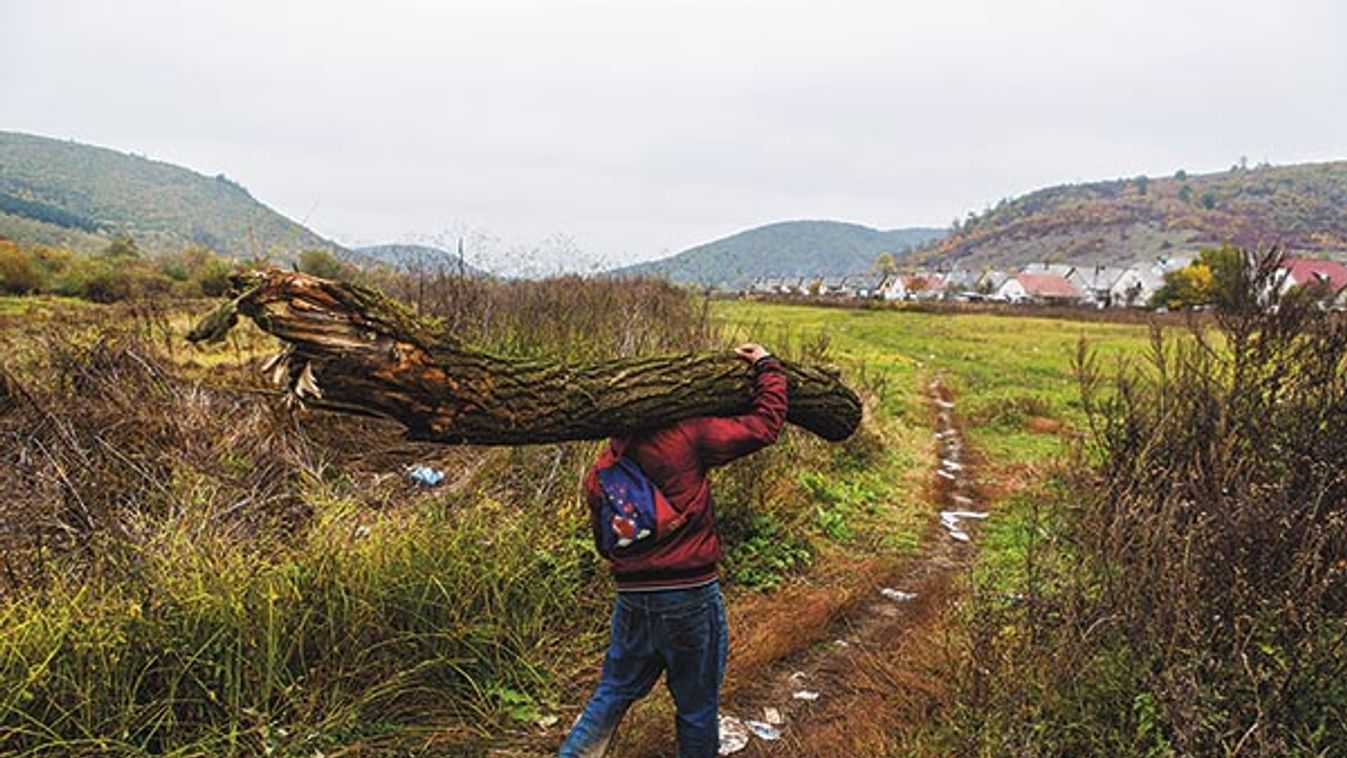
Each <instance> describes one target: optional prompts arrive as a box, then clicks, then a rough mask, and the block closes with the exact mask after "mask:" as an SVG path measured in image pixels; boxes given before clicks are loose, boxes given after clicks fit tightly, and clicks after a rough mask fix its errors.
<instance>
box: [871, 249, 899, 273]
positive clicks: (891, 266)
mask: <svg viewBox="0 0 1347 758" xmlns="http://www.w3.org/2000/svg"><path fill="white" fill-rule="evenodd" d="M870 268H871V270H873V271H874V272H875V273H876V274H879V275H880V276H892V275H894V274H896V273H898V259H897V258H895V257H894V256H893V253H890V252H887V251H885V252H882V253H880V254H879V255H878V256H876V257H875V262H874V264H872V265H871V266H870Z"/></svg>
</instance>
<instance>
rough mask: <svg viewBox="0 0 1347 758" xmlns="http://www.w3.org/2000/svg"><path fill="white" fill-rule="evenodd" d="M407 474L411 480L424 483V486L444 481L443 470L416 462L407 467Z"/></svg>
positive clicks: (431, 485) (432, 485)
mask: <svg viewBox="0 0 1347 758" xmlns="http://www.w3.org/2000/svg"><path fill="white" fill-rule="evenodd" d="M407 476H408V478H410V479H411V480H412V481H413V482H416V483H417V484H421V485H425V486H426V487H434V486H435V485H437V484H439V483H440V482H442V481H444V472H443V471H440V470H439V469H434V468H431V467H430V466H425V465H421V464H417V465H415V466H412V467H411V468H409V469H407Z"/></svg>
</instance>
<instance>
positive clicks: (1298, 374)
mask: <svg viewBox="0 0 1347 758" xmlns="http://www.w3.org/2000/svg"><path fill="white" fill-rule="evenodd" d="M1277 264H1278V258H1277V255H1276V254H1275V253H1273V254H1269V255H1267V256H1263V257H1260V258H1257V259H1255V258H1253V257H1250V258H1249V265H1248V268H1247V270H1246V271H1245V272H1244V276H1243V279H1242V281H1240V282H1239V283H1238V284H1239V291H1238V292H1236V293H1234V295H1235V297H1234V299H1233V301H1232V302H1231V304H1230V307H1229V308H1228V309H1227V310H1225V311H1223V312H1222V313H1220V314H1219V316H1218V317H1217V324H1218V326H1219V332H1217V333H1216V334H1211V333H1208V332H1206V331H1202V330H1200V329H1199V330H1197V331H1195V332H1194V333H1192V334H1191V335H1190V336H1189V338H1188V339H1186V340H1179V341H1177V342H1176V341H1172V340H1167V339H1165V338H1164V337H1163V336H1162V335H1161V334H1160V333H1159V331H1158V330H1157V332H1156V336H1155V339H1154V341H1153V347H1152V349H1151V351H1150V354H1149V355H1148V356H1147V357H1146V358H1145V360H1144V361H1143V362H1141V363H1140V364H1137V365H1131V366H1125V367H1123V368H1122V369H1121V370H1120V371H1118V372H1117V373H1116V375H1114V376H1112V377H1111V378H1105V376H1104V372H1103V370H1102V368H1101V367H1100V366H1098V365H1097V363H1096V362H1095V361H1093V360H1092V359H1091V358H1090V357H1089V355H1088V354H1087V353H1086V352H1085V350H1084V349H1083V348H1082V352H1081V356H1080V358H1079V359H1078V371H1079V374H1080V377H1081V382H1082V389H1083V396H1084V398H1085V404H1086V410H1087V411H1088V412H1089V414H1090V417H1091V419H1092V422H1093V424H1094V434H1093V437H1092V440H1093V444H1092V447H1090V448H1089V449H1087V450H1086V451H1085V457H1084V458H1083V459H1082V460H1081V461H1078V462H1077V463H1076V465H1078V466H1081V467H1083V469H1084V473H1080V474H1078V475H1076V476H1074V477H1069V479H1070V481H1067V482H1064V483H1063V482H1059V483H1058V484H1057V485H1055V486H1049V487H1045V488H1044V489H1043V490H1042V491H1040V492H1039V493H1038V494H1037V496H1036V497H1037V499H1036V500H1034V501H1032V502H1029V501H1023V502H1021V503H1020V504H1019V507H1018V508H1017V509H1016V510H1017V512H1018V514H1019V515H1018V518H1019V519H1020V521H1021V529H1022V533H1021V534H1020V539H1019V543H1018V547H1019V549H1021V550H1023V571H1022V574H1021V576H1020V579H1019V581H1018V582H1016V583H1014V584H1012V585H1009V586H1008V585H1007V583H1006V582H1005V580H1004V578H992V579H991V580H990V581H986V582H983V583H982V584H980V585H979V586H978V588H977V592H976V594H975V597H974V599H973V602H972V610H971V611H970V613H969V614H968V616H967V617H966V619H965V621H966V623H965V624H964V626H963V629H964V633H963V637H962V638H963V641H964V647H963V651H962V652H963V654H962V656H960V657H959V658H958V660H960V661H961V663H960V665H958V666H956V667H955V670H954V671H953V672H951V673H952V675H953V676H954V677H955V678H956V680H957V682H958V688H957V689H958V693H959V696H958V698H957V703H956V705H955V708H954V711H953V713H952V715H951V716H950V718H949V720H948V721H947V722H946V726H947V729H945V730H944V731H943V732H941V734H942V737H941V739H943V740H947V741H948V744H949V745H952V746H957V749H959V750H966V751H978V752H982V753H984V754H1015V755H1062V756H1065V755H1136V756H1143V755H1144V756H1161V755H1198V756H1207V755H1213V756H1215V755H1226V756H1233V755H1260V756H1283V755H1304V756H1318V755H1342V754H1347V685H1344V682H1345V681H1347V623H1344V613H1345V612H1347V325H1344V323H1343V322H1342V320H1341V319H1340V318H1338V317H1336V316H1334V315H1333V314H1329V313H1324V312H1323V311H1321V310H1320V309H1319V308H1318V307H1317V306H1316V305H1315V304H1314V302H1313V301H1312V300H1310V299H1308V298H1302V297H1299V296H1297V295H1296V294H1294V293H1292V294H1290V295H1287V296H1278V295H1277V294H1275V291H1274V289H1273V287H1272V285H1273V283H1274V281H1275V277H1276V273H1275V272H1276V269H1277ZM1087 464H1088V465H1087ZM936 741H937V742H939V740H936Z"/></svg>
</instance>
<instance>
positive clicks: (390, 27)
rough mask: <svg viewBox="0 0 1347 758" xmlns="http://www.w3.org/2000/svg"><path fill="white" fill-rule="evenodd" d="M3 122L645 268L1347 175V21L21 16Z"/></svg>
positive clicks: (349, 204) (715, 12)
mask: <svg viewBox="0 0 1347 758" xmlns="http://www.w3.org/2000/svg"><path fill="white" fill-rule="evenodd" d="M0 129H9V130H17V131H25V132H33V133H37V134H43V135H48V136H53V137H60V138H71V139H75V140H78V141H81V142H89V143H93V144H98V145H103V146H107V147H113V148H117V149H120V150H124V151H128V152H135V153H140V154H144V155H147V156H149V157H152V158H157V159H161V160H167V161H170V162H173V163H178V164H181V165H184V166H187V167H189V168H192V169H194V170H196V171H200V172H202V173H204V174H208V175H211V174H216V173H220V172H223V173H225V174H228V175H229V176H230V177H233V178H234V179H236V180H238V181H240V182H241V183H243V184H244V185H245V186H247V187H248V188H249V189H250V190H251V192H252V193H253V195H254V196H255V197H257V198H259V199H260V200H262V201H263V202H265V203H267V204H269V205H271V206H272V207H274V208H276V209H278V210H279V211H281V212H282V213H285V214H287V215H289V216H291V217H293V218H296V219H299V220H302V221H304V222H305V223H307V224H308V225H309V226H311V227H312V228H314V229H315V230H316V231H318V232H319V233H321V234H324V235H327V236H330V237H332V238H335V239H337V240H338V241H340V242H343V243H347V244H358V243H367V242H385V241H396V240H415V239H422V240H425V239H436V238H439V239H442V240H446V241H447V240H449V239H451V238H453V237H454V236H456V235H458V234H459V233H461V232H463V231H470V232H472V235H471V236H473V237H477V238H479V237H481V236H482V235H483V233H486V234H489V235H492V236H494V237H495V238H496V241H495V242H494V243H490V244H491V245H492V246H493V247H494V248H495V249H505V248H529V247H539V246H541V247H543V248H546V249H548V251H549V252H548V253H547V254H548V255H551V256H554V257H555V256H556V255H558V253H557V249H558V248H563V249H564V248H574V249H577V250H579V251H580V252H582V253H583V257H584V259H585V260H589V261H604V262H625V261H629V260H637V259H645V258H651V257H656V256H660V255H666V254H670V253H674V252H677V251H679V250H681V249H683V248H685V247H688V246H691V245H694V244H698V243H701V242H706V241H709V240H711V239H715V238H717V237H720V236H724V235H726V234H730V233H733V232H736V231H740V230H743V229H746V228H749V227H753V226H757V225H759V224H763V223H767V222H771V221H777V220H784V219H795V218H829V219H838V220H845V221H854V222H858V223H863V224H867V225H870V226H875V227H880V228H894V227H902V226H917V225H922V226H947V225H948V224H949V223H950V221H951V220H953V219H954V218H955V217H956V216H963V215H964V214H966V213H967V212H968V211H970V210H980V209H982V208H984V207H985V206H987V205H989V204H993V203H995V202H996V201H997V200H998V199H1000V198H1002V197H1009V196H1014V195H1018V194H1021V193H1023V192H1026V191H1029V190H1033V189H1035V188H1038V187H1041V186H1045V185H1050V184H1058V183H1062V182H1072V181H1090V180H1096V179H1107V178H1115V177H1120V176H1135V175H1137V174H1142V173H1146V174H1150V175H1169V174H1172V173H1174V171H1175V170H1176V169H1179V168H1185V169H1187V170H1188V171H1189V172H1190V173H1197V172H1202V171H1212V170H1220V169H1225V168H1228V167H1229V166H1230V165H1231V164H1233V163H1235V162H1236V161H1237V160H1239V158H1240V156H1247V157H1248V159H1249V161H1250V162H1251V163H1252V162H1258V161H1262V160H1268V161H1271V162H1273V163H1277V164H1282V163H1292V162H1299V161H1313V160H1329V159H1337V158H1347V142H1345V141H1347V3H1343V2H1339V1H1337V0H1276V1H1274V0H1261V1H1260V2H1249V1H1246V0H1223V1H1221V2H1216V1H1212V2H1205V1H1204V2H1193V1H1190V0H1155V1H1152V0H1131V1H1130V2H1107V3H1105V2H1089V1H1088V0H1076V1H1075V2H1052V1H1049V0H1031V1H1027V2H1016V1H1015V0H987V1H985V2H983V1H978V2H975V1H973V0H941V1H940V2H919V3H918V2H897V1H896V0H890V1H889V2H873V3H870V2H867V3H861V2H837V1H836V0H833V1H831V2H823V1H821V0H810V1H807V2H796V1H795V0H770V1H765V2H737V1H736V0H708V1H705V2H703V1H701V0H688V1H685V2H647V1H644V0H614V1H611V2H596V1H595V2H573V1H570V0H550V1H549V0H539V1H536V2H524V1H522V0H491V1H490V2H472V3H468V2H444V1H440V2H432V1H430V0H425V1H422V2H410V1H407V2H399V1H397V0H379V1H378V2H360V3H356V2H336V1H334V0H324V1H323V2H285V1H283V0H231V1H230V2H210V3H207V2H188V1H185V0H162V1H154V2H151V1H140V0H120V1H118V2H105V1H101V0H90V1H89V2H73V1H72V2H67V1H64V0H0ZM543 240H549V241H548V242H545V243H544V242H541V241H543ZM557 240H561V242H560V243H558V242H557ZM479 244H481V245H482V246H486V245H487V243H479Z"/></svg>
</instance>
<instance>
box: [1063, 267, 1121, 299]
mask: <svg viewBox="0 0 1347 758" xmlns="http://www.w3.org/2000/svg"><path fill="white" fill-rule="evenodd" d="M1128 271H1129V269H1124V268H1119V267H1117V266H1077V267H1075V268H1074V269H1073V270H1072V271H1071V273H1070V274H1068V275H1067V276H1066V280H1067V281H1068V282H1071V284H1072V285H1074V286H1075V287H1076V289H1078V290H1080V291H1081V294H1082V295H1083V296H1084V297H1083V302H1085V303H1086V304H1089V305H1096V306H1098V307H1100V308H1107V307H1109V306H1111V305H1113V292H1114V285H1116V284H1117V283H1118V280H1119V279H1121V278H1122V277H1123V276H1124V275H1126V274H1127V272H1128Z"/></svg>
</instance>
